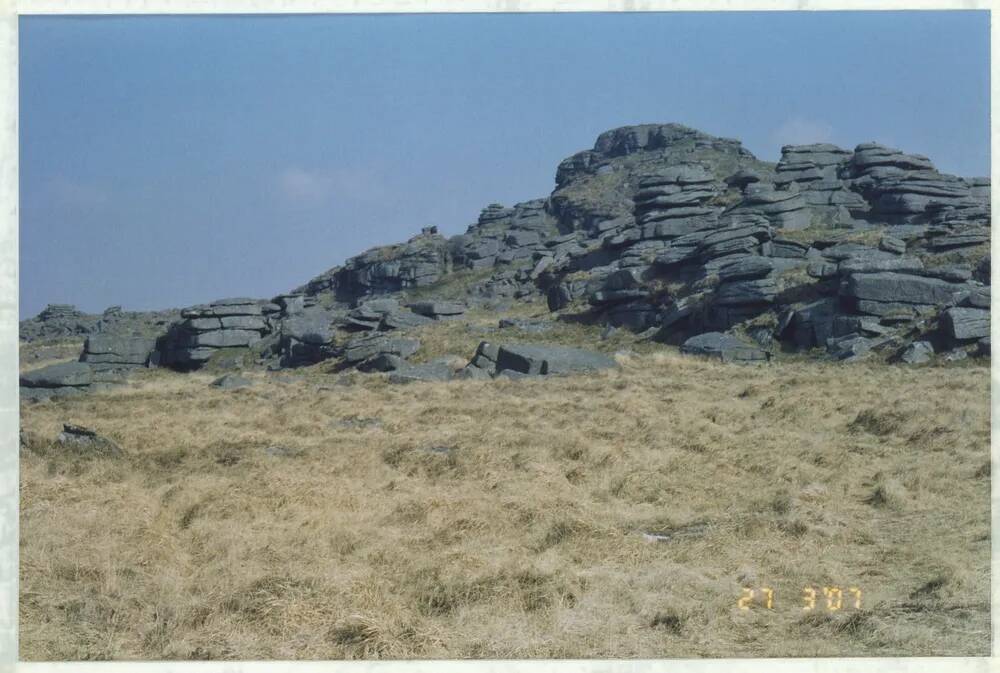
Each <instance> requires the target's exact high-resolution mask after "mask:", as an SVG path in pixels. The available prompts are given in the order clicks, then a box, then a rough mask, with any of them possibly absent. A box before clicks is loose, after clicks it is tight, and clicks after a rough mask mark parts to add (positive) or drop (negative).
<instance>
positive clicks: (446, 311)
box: [407, 301, 465, 318]
mask: <svg viewBox="0 0 1000 673" xmlns="http://www.w3.org/2000/svg"><path fill="white" fill-rule="evenodd" d="M407 308H409V309H410V310H411V311H413V312H414V313H418V314H420V315H423V316H428V317H431V318H436V317H438V316H455V315H462V314H463V313H465V306H463V305H462V304H459V303H457V302H451V301H417V302H413V303H412V304H407Z"/></svg>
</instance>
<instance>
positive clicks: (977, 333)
mask: <svg viewBox="0 0 1000 673" xmlns="http://www.w3.org/2000/svg"><path fill="white" fill-rule="evenodd" d="M941 323H942V326H943V327H944V329H945V330H946V332H947V333H948V335H949V336H950V337H951V338H952V339H955V340H956V341H971V340H973V339H982V338H983V337H988V336H989V335H990V312H989V310H987V309H982V308H963V307H955V308H950V309H948V310H946V311H944V312H943V313H942V314H941Z"/></svg>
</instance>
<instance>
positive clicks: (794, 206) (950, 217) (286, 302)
mask: <svg viewBox="0 0 1000 673" xmlns="http://www.w3.org/2000/svg"><path fill="white" fill-rule="evenodd" d="M555 183H556V184H555V189H554V190H553V191H552V193H551V194H550V195H549V196H548V197H546V198H540V199H534V200H531V201H526V202H523V203H517V204H514V205H512V206H504V205H501V204H496V203H493V204H489V205H488V206H486V207H485V208H484V209H483V210H482V212H481V213H480V214H479V216H478V218H477V220H476V221H475V222H474V223H472V224H470V225H469V226H468V228H467V229H466V231H465V233H463V234H460V235H457V236H452V237H450V238H446V237H445V236H442V235H441V234H440V233H438V231H437V229H436V228H435V227H427V228H424V229H423V230H422V231H421V232H420V233H419V234H418V235H416V236H414V237H413V238H411V239H410V240H408V241H406V242H404V243H400V244H395V245H387V246H380V247H377V248H373V249H371V250H368V251H366V252H363V253H362V254H360V255H357V256H355V257H351V258H350V259H348V260H347V261H346V262H345V263H344V264H342V265H340V266H337V267H334V268H332V269H330V270H329V271H327V272H325V273H323V274H321V275H319V276H317V277H315V278H313V279H312V280H310V281H308V282H307V283H305V284H304V285H302V286H301V287H299V288H297V289H295V290H293V291H292V292H291V293H288V294H283V295H279V296H277V297H273V298H271V299H247V298H240V299H228V300H219V301H215V302H212V303H210V304H207V305H201V306H196V307H191V308H188V309H185V310H183V311H180V312H173V313H170V312H165V313H161V314H124V313H123V312H121V311H120V309H109V311H108V312H105V315H103V316H100V317H96V316H86V315H84V314H81V313H79V312H78V311H75V309H73V308H72V307H68V306H61V305H53V306H50V307H48V308H47V309H46V310H45V311H43V312H42V314H40V315H39V316H38V317H36V318H34V319H32V320H28V321H24V322H22V324H21V333H22V338H23V339H25V340H31V339H37V338H42V337H44V338H49V337H53V336H74V335H91V336H90V338H88V340H87V342H86V346H85V348H84V353H83V354H82V356H81V360H82V362H81V363H78V365H79V366H76V367H75V368H74V369H73V371H68V370H67V371H63V370H58V371H53V372H49V373H44V372H42V373H38V374H37V375H35V374H34V373H33V375H32V376H27V377H23V378H22V383H23V385H25V386H26V387H28V388H30V389H31V390H35V391H38V390H49V391H52V390H57V389H63V388H65V389H70V390H80V389H86V388H87V387H88V386H90V385H92V384H93V383H94V381H95V379H93V376H94V374H95V372H99V371H106V370H111V371H120V370H128V369H129V368H134V367H139V366H143V365H157V364H160V365H166V366H170V367H174V368H180V369H189V368H196V367H201V366H205V365H206V364H212V363H223V362H225V361H226V359H227V358H236V360H238V361H239V362H242V363H243V364H245V365H249V364H257V365H261V366H268V367H270V368H272V369H273V368H282V367H297V366H303V365H310V364H313V363H316V362H320V361H323V360H326V359H330V358H339V359H340V362H341V363H342V364H343V365H344V366H348V367H358V368H360V369H361V370H365V371H382V372H391V373H392V374H393V375H394V376H395V379H396V380H397V381H399V382H406V381H410V380H426V379H442V378H451V377H452V376H461V377H471V378H483V377H490V376H493V375H508V374H509V375H510V376H515V377H516V376H522V375H545V374H546V373H556V372H561V371H567V370H578V369H588V368H592V367H604V366H610V364H611V363H610V362H609V361H608V360H607V359H606V358H604V359H602V358H603V356H597V355H594V354H585V353H584V352H583V351H580V352H577V351H573V350H572V349H569V350H565V349H564V350H559V348H558V347H555V346H550V345H544V344H536V345H534V346H525V345H518V344H511V345H504V346H499V345H496V346H494V345H491V344H490V343H488V342H484V343H482V344H480V346H479V348H478V349H477V351H476V353H475V354H474V355H473V356H472V361H471V362H470V364H469V365H468V366H467V367H466V368H465V369H463V370H461V371H459V372H456V371H454V369H453V367H452V366H451V364H450V363H449V362H446V360H447V359H441V360H438V361H434V362H431V363H424V364H422V365H415V364H412V363H410V362H408V361H407V358H409V357H411V356H413V355H414V353H416V352H417V351H418V349H419V347H420V342H419V339H418V333H419V330H420V329H421V328H423V327H426V326H427V325H431V324H433V323H435V322H437V321H441V320H461V319H462V315H463V314H464V312H465V311H466V310H471V309H476V308H483V307H489V306H496V305H499V304H500V303H502V302H517V301H521V302H535V301H544V302H545V304H547V306H548V308H549V309H550V311H552V312H553V313H555V314H556V315H555V316H554V317H556V318H557V319H562V320H574V321H577V322H585V323H591V324H599V325H607V326H608V329H609V330H613V329H615V328H624V329H628V330H631V331H633V332H636V333H641V334H643V335H647V336H648V337H649V338H654V339H656V340H659V341H662V342H665V343H669V344H674V345H677V346H680V347H681V350H682V352H686V353H697V354H702V355H709V356H712V357H718V358H721V359H722V360H724V361H734V362H765V361H768V360H769V359H771V358H772V356H774V355H777V354H779V353H781V352H782V351H806V352H810V353H813V354H815V355H817V356H822V357H827V358H834V359H845V360H846V359H856V358H859V357H867V356H869V355H875V356H878V357H882V358H884V359H886V360H889V361H898V362H903V363H917V362H923V361H928V360H931V359H935V358H938V357H939V354H944V355H940V358H941V359H946V360H949V361H950V360H953V359H956V358H960V357H964V356H973V357H980V356H988V355H989V352H990V345H989V305H990V287H989V282H990V278H989V256H988V251H989V237H990V201H989V185H990V183H989V180H988V179H987V178H962V177H957V176H952V175H947V174H943V173H940V172H939V171H938V170H936V169H935V167H934V165H933V164H932V162H931V161H930V159H928V158H927V157H923V156H920V155H917V154H908V153H905V152H902V151H900V150H897V149H894V148H890V147H886V146H884V145H879V144H877V143H862V144H860V145H858V146H857V147H855V148H854V149H853V150H850V149H844V148H840V147H836V146H834V145H830V144H812V145H789V146H785V147H783V148H782V149H781V159H780V161H778V163H777V164H772V163H769V162H765V161H761V160H758V159H757V158H756V157H754V156H753V154H751V153H750V152H749V151H747V150H746V149H745V148H743V147H742V145H741V144H740V143H739V141H736V140H732V139H727V138H717V137H714V136H711V135H708V134H706V133H703V132H700V131H697V130H695V129H691V128H688V127H685V126H681V125H679V124H644V125H639V126H628V127H623V128H619V129H614V130H611V131H607V132H605V133H602V134H601V135H600V136H599V137H598V138H597V141H596V142H595V143H594V146H593V149H589V150H584V151H582V152H578V153H576V154H574V155H573V156H571V157H569V158H567V159H565V160H564V161H562V162H561V163H560V164H559V166H558V168H557V170H556V176H555ZM446 285H447V286H449V287H450V294H447V295H444V294H441V292H439V290H440V289H441V288H444V287H445V286H446ZM456 286H457V287H458V288H459V289H458V291H457V294H456V290H455V288H456ZM456 299H457V301H456ZM128 315H131V316H132V317H131V318H129V317H128ZM136 316H140V317H136ZM167 318H169V319H167ZM537 322H538V321H534V323H533V322H532V321H527V322H525V324H529V323H531V325H529V327H528V328H523V327H522V325H521V323H520V322H518V321H509V323H508V324H507V325H506V326H507V327H508V328H515V329H517V330H520V331H533V332H535V333H538V334H541V333H544V331H545V329H546V326H545V325H541V326H540V327H539V326H538V325H537V324H535V323H537ZM140 324H141V326H143V327H144V328H145V329H144V330H138V329H136V326H137V325H140ZM536 328H537V329H536ZM411 332H414V334H411ZM338 333H345V334H347V336H346V337H338V336H337V334H338ZM351 333H355V334H351ZM153 337H155V338H156V339H155V342H153V341H151V338H153ZM338 339H340V340H341V341H342V343H338ZM580 345H585V344H580ZM533 349H534V350H533ZM553 349H554V350H553ZM81 367H86V368H87V371H86V372H85V371H84V369H82V368H81ZM77 370H79V371H77ZM504 372H506V373H507V374H504ZM88 376H90V377H91V378H89V379H88ZM84 381H87V382H86V383H85V382H84Z"/></svg>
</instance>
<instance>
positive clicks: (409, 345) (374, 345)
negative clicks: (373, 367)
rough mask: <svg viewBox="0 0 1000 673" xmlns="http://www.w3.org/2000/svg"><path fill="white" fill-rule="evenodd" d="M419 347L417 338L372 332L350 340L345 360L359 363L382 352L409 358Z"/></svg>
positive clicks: (347, 344)
mask: <svg viewBox="0 0 1000 673" xmlns="http://www.w3.org/2000/svg"><path fill="white" fill-rule="evenodd" d="M419 348H420V342H419V341H418V340H417V339H403V338H397V337H388V336H385V335H383V334H372V335H367V336H363V337H358V338H355V339H351V340H350V341H348V342H347V343H346V344H345V350H344V360H345V361H346V362H347V363H348V364H357V363H359V362H364V361H365V360H369V359H371V358H373V357H375V356H376V355H380V354H390V355H396V356H398V357H400V358H408V357H409V356H411V355H413V354H414V353H416V352H417V350H418V349H419Z"/></svg>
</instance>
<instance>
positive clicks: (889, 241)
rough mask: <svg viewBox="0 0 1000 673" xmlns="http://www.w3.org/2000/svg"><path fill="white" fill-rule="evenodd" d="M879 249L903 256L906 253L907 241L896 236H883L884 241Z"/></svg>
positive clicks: (880, 242)
mask: <svg viewBox="0 0 1000 673" xmlns="http://www.w3.org/2000/svg"><path fill="white" fill-rule="evenodd" d="M878 247H879V250H885V251H886V252H891V253H894V254H897V255H902V254H904V253H905V252H906V241H904V240H903V239H901V238H896V237H895V236H883V237H882V240H881V241H879V244H878Z"/></svg>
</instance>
